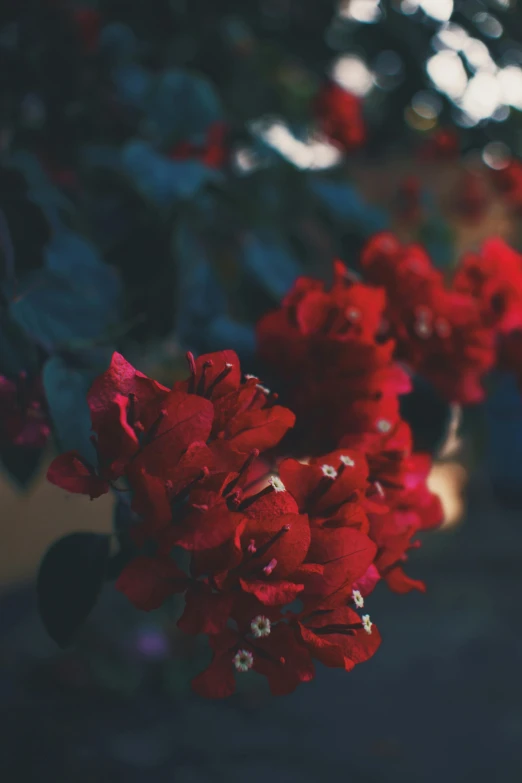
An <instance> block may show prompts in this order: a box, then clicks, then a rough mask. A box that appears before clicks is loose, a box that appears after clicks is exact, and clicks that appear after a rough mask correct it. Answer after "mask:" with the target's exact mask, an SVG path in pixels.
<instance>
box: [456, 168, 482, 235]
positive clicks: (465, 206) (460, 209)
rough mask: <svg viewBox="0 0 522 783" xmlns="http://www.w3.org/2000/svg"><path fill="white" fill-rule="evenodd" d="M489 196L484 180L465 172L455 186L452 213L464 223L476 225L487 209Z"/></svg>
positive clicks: (474, 174) (471, 172) (479, 176)
mask: <svg viewBox="0 0 522 783" xmlns="http://www.w3.org/2000/svg"><path fill="white" fill-rule="evenodd" d="M489 205H490V195H489V192H488V189H487V186H486V182H485V180H484V178H483V177H482V176H481V175H480V174H477V173H476V172H474V171H465V172H464V173H463V174H462V176H461V177H460V180H459V182H458V184H457V190H456V194H455V199H454V203H453V205H452V207H453V211H454V212H456V214H457V215H458V216H459V217H460V218H461V219H462V220H464V221H467V222H469V223H477V222H478V221H480V220H482V218H483V217H484V215H485V214H486V212H487V211H488V209H489Z"/></svg>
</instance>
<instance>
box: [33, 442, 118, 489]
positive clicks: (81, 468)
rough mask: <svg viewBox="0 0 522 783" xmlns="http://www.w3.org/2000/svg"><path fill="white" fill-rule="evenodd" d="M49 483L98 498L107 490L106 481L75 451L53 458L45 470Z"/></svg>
mask: <svg viewBox="0 0 522 783" xmlns="http://www.w3.org/2000/svg"><path fill="white" fill-rule="evenodd" d="M47 479H48V481H50V482H51V484H56V486H58V487H61V488H62V489H65V490H67V492H74V493H77V494H79V495H90V497H91V499H93V500H94V498H99V497H100V495H104V494H105V493H106V492H108V491H109V484H108V482H107V481H102V479H100V478H98V477H97V476H95V475H94V473H93V472H91V471H90V470H89V468H87V467H86V466H85V464H84V462H83V460H82V459H81V457H80V454H79V453H78V452H77V451H68V452H66V453H65V454H61V455H60V456H59V457H56V459H54V460H53V461H52V462H51V464H50V466H49V469H48V471H47Z"/></svg>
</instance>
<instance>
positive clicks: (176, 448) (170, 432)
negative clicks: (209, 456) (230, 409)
mask: <svg viewBox="0 0 522 783" xmlns="http://www.w3.org/2000/svg"><path fill="white" fill-rule="evenodd" d="M160 409H161V410H163V411H165V412H166V414H167V415H166V416H165V417H164V418H163V420H162V422H161V424H160V426H159V427H158V429H157V432H156V434H155V437H154V439H153V441H152V442H151V443H150V444H149V445H147V446H146V447H145V448H144V449H143V451H142V453H141V455H140V460H141V463H142V464H143V465H144V466H145V467H146V469H147V471H148V473H150V474H152V475H158V476H162V477H166V476H167V475H168V474H169V473H170V472H172V467H173V466H174V465H176V464H177V463H178V461H179V460H180V458H181V456H182V454H183V453H184V452H185V451H186V450H187V449H188V448H189V447H190V445H191V444H193V443H194V442H196V441H197V442H204V441H206V440H207V438H208V437H209V435H210V431H211V429H212V419H213V417H214V408H213V406H212V403H211V402H210V400H205V399H203V397H198V396H196V395H195V394H183V393H182V392H170V393H169V394H168V396H167V397H166V398H165V399H164V400H162V401H161V403H156V402H155V403H154V404H153V406H152V407H148V408H147V410H146V411H145V412H144V413H143V417H142V422H143V425H144V427H145V429H146V430H147V429H149V428H150V427H152V426H153V425H154V424H155V421H156V420H157V417H158V416H159V415H160Z"/></svg>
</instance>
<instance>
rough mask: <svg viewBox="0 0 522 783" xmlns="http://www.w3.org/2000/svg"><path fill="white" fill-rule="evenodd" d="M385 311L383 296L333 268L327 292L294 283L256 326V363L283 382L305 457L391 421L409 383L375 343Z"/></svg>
mask: <svg viewBox="0 0 522 783" xmlns="http://www.w3.org/2000/svg"><path fill="white" fill-rule="evenodd" d="M384 306H385V298H384V292H383V291H380V290H375V289H372V288H370V287H369V286H366V285H362V284H360V283H357V282H354V281H353V279H352V278H351V277H350V275H349V273H348V272H347V270H346V268H345V267H344V265H343V264H341V263H340V262H336V263H335V265H334V282H333V285H332V287H331V289H330V290H329V291H327V290H325V287H324V285H323V284H322V283H321V282H319V281H317V280H312V279H310V278H300V279H299V280H298V281H297V282H296V284H295V286H294V288H293V289H292V291H291V292H290V293H289V294H288V296H287V297H286V298H285V299H284V300H283V304H282V307H281V308H280V309H279V310H277V311H275V312H273V313H269V314H268V315H266V316H265V317H264V318H262V319H261V321H260V322H259V323H258V328H257V334H258V345H259V353H260V356H261V358H262V359H263V360H264V361H265V362H266V363H267V365H269V366H270V367H271V368H272V369H273V370H275V371H276V372H277V373H278V375H279V377H280V378H281V379H282V380H283V383H284V390H285V393H286V399H287V400H288V401H289V404H290V406H291V407H292V410H294V411H295V412H296V413H297V417H298V418H297V421H298V425H299V424H300V425H301V428H302V429H303V430H304V437H305V443H306V446H305V449H306V451H307V453H308V454H310V453H321V452H323V453H324V451H327V450H328V449H331V448H333V447H335V446H336V445H337V443H338V440H339V438H340V437H341V436H342V434H343V433H345V432H351V431H353V430H357V431H372V430H375V429H376V428H378V427H379V426H380V424H379V423H380V422H382V421H389V422H391V423H393V422H394V421H396V420H397V417H398V415H399V408H398V401H397V395H398V394H402V393H404V392H406V391H408V390H409V389H410V381H409V378H408V376H407V374H406V373H405V372H404V371H403V370H402V369H401V368H400V367H399V366H398V365H397V364H395V363H394V361H393V351H394V347H395V346H394V343H393V341H391V340H389V341H386V342H382V341H381V340H380V339H378V333H379V330H380V328H381V322H382V316H383V312H384Z"/></svg>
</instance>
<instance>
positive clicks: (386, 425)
mask: <svg viewBox="0 0 522 783" xmlns="http://www.w3.org/2000/svg"><path fill="white" fill-rule="evenodd" d="M391 428H392V425H391V422H390V421H387V420H386V419H379V421H378V422H377V429H378V430H379V432H382V433H383V434H385V433H387V432H389V431H390V430H391Z"/></svg>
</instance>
